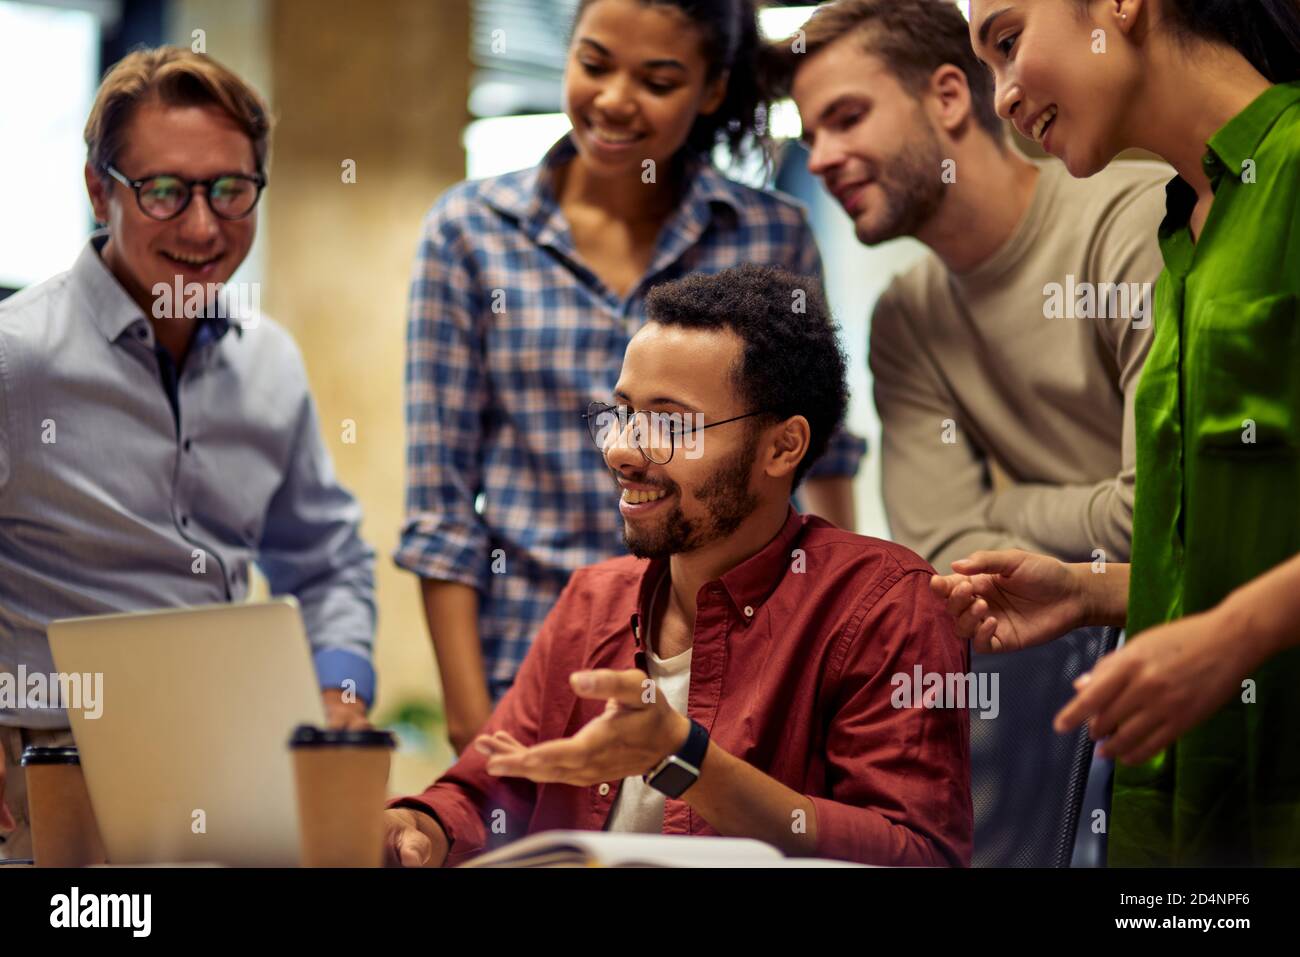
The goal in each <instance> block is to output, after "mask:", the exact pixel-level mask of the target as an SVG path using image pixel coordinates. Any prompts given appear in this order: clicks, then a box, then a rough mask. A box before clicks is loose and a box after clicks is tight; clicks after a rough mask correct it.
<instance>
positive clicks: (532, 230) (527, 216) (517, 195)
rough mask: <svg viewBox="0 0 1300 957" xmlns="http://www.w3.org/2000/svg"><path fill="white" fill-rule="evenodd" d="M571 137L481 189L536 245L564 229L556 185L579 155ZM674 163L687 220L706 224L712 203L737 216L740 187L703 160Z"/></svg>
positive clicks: (689, 156)
mask: <svg viewBox="0 0 1300 957" xmlns="http://www.w3.org/2000/svg"><path fill="white" fill-rule="evenodd" d="M577 152H578V150H577V147H576V146H574V144H573V137H572V136H571V134H570V133H565V134H564V135H563V136H561V137H560V138H559V139H558V140H556V141H555V143H554V144H552V146H551V148H550V149H548V150H547V151H546V155H545V156H543V157H542V160H541V162H540V163H538V164H537V165H536V166H534V167H533V168H531V169H528V170H524V171H522V172H521V173H520V174H519V175H518V176H513V177H511V176H506V177H499V178H497V179H496V180H495V181H493V182H492V183H490V184H488V185H486V186H485V187H484V192H483V201H484V202H486V203H487V204H488V205H489V206H491V207H492V208H493V209H496V210H497V211H498V212H500V213H503V214H505V215H507V216H510V217H511V218H513V219H517V220H519V222H520V225H521V226H523V228H524V230H525V231H526V232H527V233H528V234H529V235H530V236H531V237H533V239H534V241H536V242H537V243H538V244H539V245H546V244H548V243H554V242H555V240H556V239H557V237H558V236H559V235H560V234H562V233H563V232H565V231H566V230H567V228H568V227H567V226H566V225H565V224H564V220H563V216H562V215H561V213H560V207H559V200H558V197H557V195H556V189H555V181H556V176H557V174H558V172H559V170H560V168H561V167H563V166H564V165H565V164H566V163H568V162H569V161H570V160H571V159H573V157H574V156H576V155H577ZM677 161H678V162H680V163H683V164H684V166H685V169H684V174H685V180H686V182H687V183H688V184H689V185H688V187H687V190H686V196H685V198H684V200H683V202H682V209H683V210H684V211H685V212H686V214H687V218H688V219H689V220H692V221H695V222H697V223H699V224H707V222H708V220H709V216H710V214H711V212H712V210H713V208H714V206H715V205H717V206H721V207H724V208H726V209H728V210H730V212H731V214H732V215H736V214H738V212H739V210H740V209H741V207H742V200H741V197H740V195H739V189H740V188H741V187H740V186H739V184H737V183H733V182H732V181H731V180H729V179H727V177H725V176H723V175H722V173H720V172H719V171H718V170H717V169H716V168H714V166H713V164H712V163H710V162H708V160H707V159H705V158H704V157H703V156H698V155H695V154H693V153H690V152H686V151H683V152H681V153H679V154H678V160H677Z"/></svg>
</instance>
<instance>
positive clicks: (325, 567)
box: [257, 393, 375, 703]
mask: <svg viewBox="0 0 1300 957" xmlns="http://www.w3.org/2000/svg"><path fill="white" fill-rule="evenodd" d="M360 526H361V506H360V505H358V504H357V501H356V499H355V498H353V497H352V495H351V494H350V493H349V492H348V491H347V490H345V489H344V488H343V487H342V486H341V485H339V483H338V481H337V479H336V478H335V475H334V466H333V463H332V461H331V460H330V455H329V450H328V449H326V447H325V444H324V441H323V440H322V438H321V433H320V422H319V420H318V417H317V414H316V406H315V403H314V402H313V401H312V399H311V396H310V394H309V393H304V397H303V400H302V409H301V411H300V413H299V416H298V425H297V434H296V437H295V439H294V445H293V453H292V455H291V456H290V459H289V462H288V466H287V471H286V474H285V477H284V480H283V482H282V483H281V484H280V487H279V488H278V489H277V490H276V493H275V495H274V497H273V498H272V499H271V503H270V505H269V507H268V508H267V515H266V525H265V527H264V529H263V532H262V539H261V542H260V544H259V546H258V556H257V564H258V566H259V567H260V568H261V569H262V572H263V573H264V574H265V575H266V578H267V581H268V583H269V584H270V586H271V591H272V592H273V593H275V594H290V595H293V596H294V597H295V598H296V599H297V600H298V604H299V605H300V606H301V608H302V617H303V624H304V626H305V627H306V629H307V638H308V640H309V641H310V642H311V649H312V658H313V662H314V663H315V665H316V676H317V679H318V680H319V682H320V686H321V688H322V689H327V688H343V689H346V690H353V691H355V693H356V694H357V696H358V697H359V698H361V700H363V701H365V702H367V703H373V702H374V700H375V669H374V666H373V664H372V656H373V650H374V634H375V579H374V571H375V553H374V550H373V549H371V548H370V546H368V545H367V544H366V543H365V541H364V540H363V539H362V538H361V531H360Z"/></svg>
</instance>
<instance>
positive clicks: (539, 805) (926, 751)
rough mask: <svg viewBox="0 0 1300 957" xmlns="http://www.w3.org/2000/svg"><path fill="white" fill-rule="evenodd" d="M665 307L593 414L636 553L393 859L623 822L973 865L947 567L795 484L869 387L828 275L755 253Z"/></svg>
mask: <svg viewBox="0 0 1300 957" xmlns="http://www.w3.org/2000/svg"><path fill="white" fill-rule="evenodd" d="M646 307H647V311H648V315H649V321H648V322H647V324H646V325H645V326H644V327H643V328H642V329H641V330H640V331H639V332H638V333H637V334H636V335H635V336H634V337H633V338H632V341H631V343H630V344H629V346H628V348H627V353H626V355H625V357H624V361H623V369H622V374H621V375H620V377H619V380H618V383H617V386H616V387H615V390H614V394H613V397H612V398H613V399H614V401H615V402H616V403H617V404H616V405H606V404H604V403H593V404H592V407H591V409H590V410H589V411H588V414H587V417H586V418H587V423H588V427H589V428H590V429H591V432H592V437H593V438H594V439H595V440H596V444H597V446H598V447H599V448H600V449H601V451H602V452H603V454H604V457H605V463H606V465H607V466H608V467H609V470H610V473H611V479H612V480H613V482H614V483H616V486H617V488H616V489H611V498H612V497H613V492H614V491H615V490H617V491H620V492H621V495H620V498H619V503H618V508H619V510H620V512H621V513H622V517H623V524H624V537H625V539H626V541H627V546H628V549H629V550H630V551H631V553H632V555H631V556H629V557H625V558H616V559H612V560H610V561H606V562H601V563H600V564H597V565H593V566H590V567H588V568H584V569H582V570H580V571H578V572H577V573H575V574H574V575H573V576H572V577H571V578H570V580H569V583H568V585H567V586H566V587H565V589H564V591H563V593H562V594H561V596H560V598H559V600H558V601H557V602H556V605H555V607H554V608H553V609H552V610H551V612H550V614H549V616H548V617H547V618H546V621H545V623H544V624H543V626H542V628H541V631H540V632H539V634H538V636H537V640H536V641H535V642H534V644H533V646H532V648H531V650H530V651H529V652H528V656H527V658H526V659H525V661H524V663H523V665H522V667H521V669H520V672H519V675H518V677H517V679H516V680H515V683H514V685H513V686H512V687H511V688H510V690H509V691H508V692H507V693H506V695H505V697H504V698H502V700H501V701H500V703H499V704H498V705H497V708H496V710H495V711H494V712H493V714H492V718H491V720H490V721H489V722H488V723H487V725H486V726H484V728H483V730H482V732H481V733H480V735H479V736H478V737H477V738H476V739H475V741H474V744H473V746H472V747H470V748H467V749H466V750H465V752H464V754H463V755H462V756H461V758H460V760H458V761H457V762H456V763H455V764H454V765H453V766H452V767H451V768H450V769H449V770H448V771H447V772H446V773H445V774H444V775H443V776H442V777H441V778H439V779H438V780H437V781H436V782H434V784H433V785H431V786H430V787H429V788H428V789H427V790H426V791H424V793H422V794H420V795H416V796H412V797H406V798H399V799H396V800H394V801H392V802H391V803H390V806H389V809H388V810H387V811H385V816H386V819H387V834H386V847H387V851H386V853H387V858H388V862H389V863H390V864H399V863H400V864H403V865H407V866H417V865H434V866H436V865H443V864H447V865H454V864H459V863H461V862H463V861H465V860H467V859H469V858H470V857H472V856H474V855H475V854H477V853H479V852H480V851H482V850H484V849H485V848H487V847H489V846H498V845H500V844H502V843H505V842H508V841H511V840H515V839H517V838H520V837H523V836H525V835H526V834H531V833H535V832H538V831H545V830H553V829H591V830H600V829H606V830H615V831H642V832H652V833H660V832H662V833H664V834H712V835H718V834H721V835H725V836H734V837H750V838H757V839H758V840H761V841H766V842H768V843H770V844H773V845H775V846H776V847H778V848H780V849H781V850H782V851H784V852H785V853H786V854H789V855H804V856H816V857H830V858H841V859H844V860H849V861H858V862H862V863H868V864H925V865H964V864H969V862H970V854H971V833H972V812H971V797H970V752H969V718H968V711H967V702H966V701H965V700H964V695H962V696H961V697H962V699H963V700H959V701H957V700H951V699H952V698H953V697H954V695H953V694H948V695H947V696H945V695H944V694H943V690H944V686H946V687H947V688H948V689H952V688H953V687H954V685H955V686H956V687H957V688H958V689H961V688H963V687H964V684H963V681H962V680H961V679H962V678H964V677H965V675H966V672H967V669H968V667H969V653H968V647H967V645H966V644H965V643H964V642H962V641H961V640H959V639H958V638H957V636H956V633H955V630H954V626H953V622H952V620H951V618H950V616H948V615H947V614H946V612H945V610H944V605H943V603H942V602H940V601H939V600H938V599H937V598H936V597H934V595H933V594H932V593H931V591H930V586H929V582H930V576H931V574H932V572H931V568H930V566H929V565H927V564H926V563H925V561H923V560H922V559H921V558H920V557H918V556H917V555H915V554H914V553H912V552H910V551H908V550H907V549H906V548H903V547H902V546H899V545H894V544H891V543H889V542H884V541H880V540H878V539H874V538H867V537H864V536H861V535H854V534H851V533H849V532H845V531H842V530H840V529H839V528H837V527H835V526H834V525H831V524H830V523H828V522H826V521H824V520H822V519H820V518H816V517H813V516H801V515H800V514H798V513H797V512H796V511H794V509H792V508H791V507H790V504H789V503H790V495H791V492H792V490H793V489H794V488H795V487H796V486H797V485H798V484H799V480H800V479H801V478H802V477H803V476H804V474H805V473H806V472H807V470H808V467H809V466H810V465H811V464H812V463H813V461H815V460H816V458H817V457H818V456H819V455H820V454H821V453H822V452H823V451H824V450H825V448H826V442H827V438H828V437H829V436H830V435H831V432H832V431H833V430H834V429H835V427H836V425H837V424H838V423H839V422H840V420H841V419H842V418H843V417H844V414H845V410H846V408H847V403H848V390H847V386H846V384H845V368H844V357H843V353H842V352H841V350H840V347H839V344H838V341H837V338H836V331H835V326H834V325H833V323H832V321H831V319H830V316H829V315H828V312H827V310H826V307H825V304H824V302H823V301H822V299H821V296H820V293H819V292H818V291H817V289H816V288H815V283H814V282H813V281H812V280H809V279H801V278H800V277H797V276H793V275H791V274H790V273H787V272H784V271H782V270H779V269H776V268H774V267H760V266H753V265H746V266H740V267H737V268H735V269H728V270H726V271H724V272H721V273H719V274H717V275H713V276H704V275H699V274H697V275H693V276H690V277H687V278H685V279H681V280H678V281H675V282H671V283H666V284H664V285H661V286H659V287H657V288H656V289H655V290H653V291H652V292H651V293H650V295H649V297H648V299H647V303H646ZM575 425H578V423H575ZM564 452H565V454H570V451H569V450H568V449H567V448H566V449H565V450H564ZM611 507H612V502H611ZM922 675H924V676H926V677H925V684H926V685H927V686H928V688H929V690H928V691H927V692H926V694H924V695H922V691H921V688H919V687H917V688H914V689H913V688H911V687H910V685H911V684H912V683H913V682H915V681H917V680H918V679H921V678H922ZM954 678H955V679H957V680H956V681H954V680H953V679H954ZM941 681H942V682H943V684H942V685H940V682H941Z"/></svg>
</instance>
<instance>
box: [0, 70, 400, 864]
mask: <svg viewBox="0 0 1300 957" xmlns="http://www.w3.org/2000/svg"><path fill="white" fill-rule="evenodd" d="M269 136H270V118H269V114H268V111H267V109H266V105H265V103H264V102H263V101H262V100H261V98H260V96H259V95H258V94H257V93H256V91H254V90H253V89H252V88H251V87H249V86H248V85H247V84H246V83H244V82H243V81H242V80H241V79H240V78H238V77H237V76H235V75H234V74H233V73H231V72H230V71H229V70H227V69H225V68H224V67H222V66H220V65H219V64H217V63H216V62H215V61H213V60H211V59H209V58H208V57H206V56H204V55H201V54H195V53H191V52H189V51H186V50H179V49H174V48H166V47H164V48H159V49H156V50H143V51H139V52H136V53H132V54H131V55H130V56H128V57H126V58H125V59H124V60H122V61H121V62H120V63H119V64H117V66H116V67H114V68H113V70H112V71H111V72H110V73H109V74H108V75H107V76H106V77H105V79H104V82H103V84H102V85H101V87H100V89H99V92H98V95H97V97H96V101H95V105H94V108H93V110H92V112H91V115H90V119H89V121H88V122H87V125H86V145H87V161H86V187H87V189H88V190H89V192H90V197H91V202H92V205H93V206H94V210H95V216H96V218H97V219H98V220H99V221H100V222H102V223H104V224H106V226H107V228H106V229H105V230H104V231H102V232H99V233H96V234H95V235H94V236H92V237H91V239H90V241H89V242H88V243H87V245H86V246H85V248H83V249H82V251H81V254H80V256H79V257H78V258H77V260H76V262H75V263H74V264H73V266H72V269H71V270H69V271H68V272H66V273H63V274H61V275H58V276H55V277H54V278H53V279H50V280H48V281H46V282H44V283H41V284H39V285H37V286H34V287H31V288H29V289H26V290H24V291H22V292H20V293H18V294H16V295H14V296H13V297H11V298H10V299H8V300H6V301H5V302H4V303H0V679H6V681H5V683H6V684H7V685H8V688H9V691H10V692H15V691H16V692H17V694H14V693H9V694H7V695H0V841H2V842H0V858H6V857H8V858H19V857H28V856H30V837H29V834H28V832H27V826H26V807H25V805H26V800H25V786H24V781H23V778H22V770H21V768H20V767H18V766H17V759H18V756H19V754H20V753H21V750H22V748H23V747H24V746H26V745H29V744H39V745H60V744H70V743H71V735H70V733H69V731H68V718H67V713H66V711H64V710H63V709H62V708H60V707H57V706H56V705H58V704H59V702H58V701H54V700H50V699H49V698H48V696H46V699H45V700H40V696H39V695H30V694H26V693H25V692H26V691H27V690H28V688H30V687H35V685H33V684H32V683H31V682H30V679H29V680H28V681H26V682H19V681H18V680H17V678H18V676H20V675H26V676H31V675H34V674H36V675H46V676H48V675H52V674H54V663H53V660H52V658H51V654H50V646H49V643H48V641H47V639H46V634H45V630H46V626H47V625H48V623H49V622H50V621H52V620H54V619H57V618H66V617H72V616H82V615H97V614H105V613H110V612H121V611H134V610H141V609H147V608H159V607H177V606H184V605H202V604H210V603H213V602H224V601H240V600H242V599H244V598H245V597H246V595H247V593H248V587H249V581H248V569H249V563H250V562H251V561H256V562H257V564H258V566H259V567H260V568H261V570H262V572H263V573H264V574H265V576H266V578H267V579H268V581H269V583H270V587H271V590H272V591H273V592H275V593H277V594H292V595H294V596H295V597H296V598H297V599H298V602H299V603H300V605H301V607H302V614H303V619H304V624H305V626H306V630H307V635H308V637H309V639H310V642H311V650H312V654H313V660H314V662H315V666H316V672H317V676H318V678H319V681H320V687H321V689H322V695H323V697H324V701H325V707H326V713H327V715H328V716H329V719H330V722H331V723H332V724H334V725H339V726H365V724H366V712H367V707H368V703H369V702H371V701H373V698H374V685H375V678H374V669H373V667H372V664H371V654H372V645H373V636H374V625H375V607H374V598H373V595H374V553H373V551H372V550H371V549H370V548H369V547H368V546H367V545H366V544H365V543H364V542H363V541H362V539H361V537H360V535H359V533H358V524H359V522H360V518H361V512H360V508H359V507H358V505H357V503H356V501H355V500H354V499H353V498H352V496H351V495H350V494H348V492H346V491H345V490H344V489H342V488H341V487H340V486H339V484H338V482H337V480H336V479H335V476H334V471H333V467H332V465H331V462H330V457H329V453H328V452H327V450H326V448H325V445H324V443H323V442H322V439H321V435H320V426H319V422H318V421H317V416H316V409H315V405H314V403H313V401H312V398H311V393H310V392H309V389H308V383H307V376H306V371H305V369H304V367H303V361H302V357H301V355H300V354H299V352H298V349H297V347H296V345H295V344H294V342H293V340H292V339H291V338H290V337H289V335H288V334H287V333H286V332H285V331H284V330H283V329H282V328H280V327H279V326H277V325H275V324H274V323H273V322H271V321H269V320H268V319H266V318H264V317H261V316H259V315H258V314H257V309H256V304H257V302H258V300H259V298H260V297H259V296H258V295H257V289H256V287H242V288H241V287H239V285H238V284H227V280H229V279H230V277H231V275H232V274H233V273H234V272H235V270H236V268H238V266H239V264H240V263H241V262H242V261H243V260H244V257H245V256H246V255H247V254H248V250H249V248H250V247H251V246H252V243H253V237H254V234H255V232H256V229H257V214H256V205H257V200H258V198H259V197H260V195H261V191H262V188H263V187H264V186H265V184H266V179H265V163H266V156H267V150H268V146H269ZM250 305H251V308H250ZM33 699H35V700H33ZM69 704H71V705H73V706H75V704H74V703H71V702H69ZM235 706H241V705H235ZM214 720H219V716H215V715H214Z"/></svg>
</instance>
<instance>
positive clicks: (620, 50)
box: [564, 0, 726, 177]
mask: <svg viewBox="0 0 1300 957" xmlns="http://www.w3.org/2000/svg"><path fill="white" fill-rule="evenodd" d="M701 40H702V37H701V35H700V28H699V27H697V26H696V25H695V24H694V23H693V22H692V21H691V20H690V19H689V18H688V17H687V16H686V15H685V14H684V13H682V12H681V11H680V10H678V9H675V8H672V7H665V6H650V5H647V4H645V3H642V2H639V0H596V2H595V3H592V4H591V5H590V6H589V7H587V9H586V10H585V11H583V14H582V17H581V18H580V19H579V20H578V23H577V25H576V27H575V28H574V31H573V42H572V44H571V45H570V47H569V60H568V64H567V66H566V68H565V73H564V111H565V113H566V114H568V117H569V121H570V122H571V123H573V139H574V142H575V144H576V145H577V149H578V154H579V156H580V157H581V158H582V160H583V162H584V163H586V164H587V165H588V166H589V167H590V168H591V169H592V170H593V171H597V172H601V173H604V174H618V173H632V174H635V175H636V176H638V177H639V176H640V175H641V172H642V165H641V164H642V162H643V161H644V160H647V159H651V160H654V161H655V163H656V165H660V164H663V163H665V162H666V161H668V160H669V159H670V158H671V157H672V156H673V154H675V153H676V152H677V151H678V150H679V149H680V148H681V147H682V145H683V144H685V142H686V139H687V137H688V136H689V135H690V132H691V127H692V126H693V125H694V124H695V120H696V118H697V117H698V116H700V115H701V114H709V113H712V112H713V111H714V110H716V109H717V108H718V106H720V105H721V103H722V98H723V95H724V93H725V81H726V77H725V75H720V76H718V77H716V78H713V79H710V78H709V76H708V72H709V64H708V63H707V62H706V60H705V59H704V55H703V52H702V44H701Z"/></svg>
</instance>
